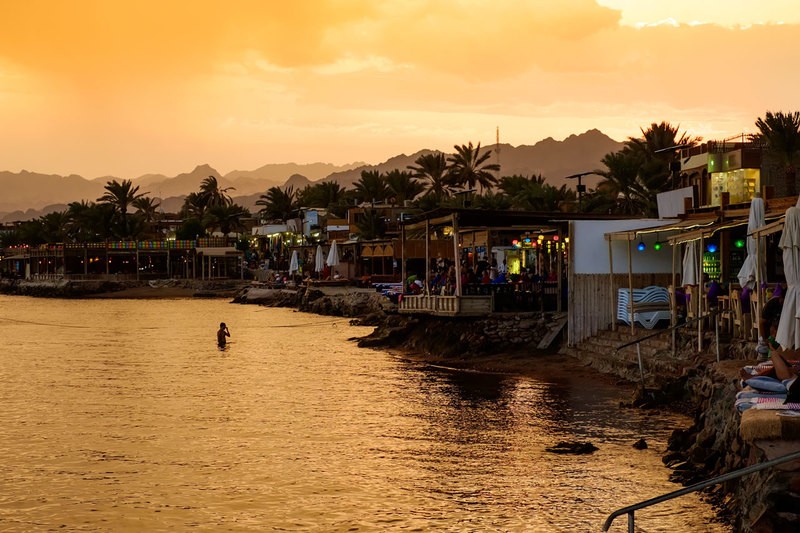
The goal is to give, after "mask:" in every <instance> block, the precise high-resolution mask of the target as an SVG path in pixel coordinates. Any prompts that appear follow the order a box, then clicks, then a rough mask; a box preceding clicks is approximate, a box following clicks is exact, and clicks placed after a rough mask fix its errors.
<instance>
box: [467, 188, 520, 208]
mask: <svg viewBox="0 0 800 533" xmlns="http://www.w3.org/2000/svg"><path fill="white" fill-rule="evenodd" d="M473 207H475V208H476V209H491V210H494V211H507V210H509V209H511V199H510V198H509V197H508V196H507V195H505V194H503V193H495V192H492V191H489V192H487V193H486V194H481V195H478V196H476V197H475V203H474V204H473Z"/></svg>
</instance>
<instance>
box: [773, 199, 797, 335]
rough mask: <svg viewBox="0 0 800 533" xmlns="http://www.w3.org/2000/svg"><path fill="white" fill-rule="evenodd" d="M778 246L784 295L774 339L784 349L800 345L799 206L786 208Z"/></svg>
mask: <svg viewBox="0 0 800 533" xmlns="http://www.w3.org/2000/svg"><path fill="white" fill-rule="evenodd" d="M778 246H779V247H780V248H781V250H783V272H784V274H785V275H786V296H785V298H784V300H783V311H781V321H780V323H779V324H778V333H777V334H776V335H775V340H776V341H778V343H779V344H780V345H781V346H783V348H784V349H792V348H795V347H798V346H800V327H798V326H797V321H798V319H800V293H798V290H797V289H798V287H797V284H798V283H800V207H796V206H795V207H790V208H789V209H787V210H786V220H785V221H784V224H783V234H782V235H781V240H780V242H779V243H778Z"/></svg>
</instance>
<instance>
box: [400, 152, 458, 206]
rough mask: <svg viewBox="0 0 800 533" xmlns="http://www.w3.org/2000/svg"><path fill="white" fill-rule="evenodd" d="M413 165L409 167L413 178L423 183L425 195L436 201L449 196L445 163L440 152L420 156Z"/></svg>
mask: <svg viewBox="0 0 800 533" xmlns="http://www.w3.org/2000/svg"><path fill="white" fill-rule="evenodd" d="M414 163H415V165H409V166H408V167H407V168H408V170H410V171H411V172H412V173H413V175H414V177H415V178H418V179H420V180H422V181H423V182H427V183H425V184H424V185H423V186H424V187H425V194H426V195H427V196H431V195H432V196H434V197H435V198H436V201H437V202H439V201H441V199H442V198H444V197H446V196H449V195H450V183H449V181H448V179H447V161H446V160H445V156H444V154H443V153H441V152H436V153H431V154H425V155H421V156H419V157H418V158H417V160H416V161H414Z"/></svg>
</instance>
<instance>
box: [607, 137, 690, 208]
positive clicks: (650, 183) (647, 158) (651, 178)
mask: <svg viewBox="0 0 800 533" xmlns="http://www.w3.org/2000/svg"><path fill="white" fill-rule="evenodd" d="M679 128H680V126H673V125H672V124H670V123H669V122H666V121H662V122H661V123H660V124H657V123H655V122H653V123H652V124H650V127H649V128H647V129H642V130H641V131H642V137H641V138H638V139H637V138H633V137H629V138H628V140H627V142H626V143H625V147H624V148H623V150H629V151H631V152H635V153H636V154H638V155H639V156H641V157H642V162H641V168H640V169H639V179H640V180H641V181H642V183H643V184H644V186H645V187H647V188H648V189H650V190H651V191H652V192H653V193H654V195H655V194H658V193H659V192H664V191H667V190H670V189H671V188H673V187H674V186H675V183H673V179H672V176H673V173H672V169H673V166H674V165H678V164H679V161H678V150H677V147H678V146H680V147H689V146H694V145H695V144H697V143H698V142H699V141H700V140H701V139H700V138H699V137H692V136H690V135H689V134H687V133H685V132H684V133H681V132H680V131H679ZM653 199H654V200H655V198H653Z"/></svg>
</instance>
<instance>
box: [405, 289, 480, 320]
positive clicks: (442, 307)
mask: <svg viewBox="0 0 800 533" xmlns="http://www.w3.org/2000/svg"><path fill="white" fill-rule="evenodd" d="M399 311H400V313H405V314H425V315H439V316H481V315H488V314H489V313H491V312H492V296H491V295H487V296H429V295H423V294H420V295H404V296H403V298H402V299H401V300H400V302H399Z"/></svg>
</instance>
